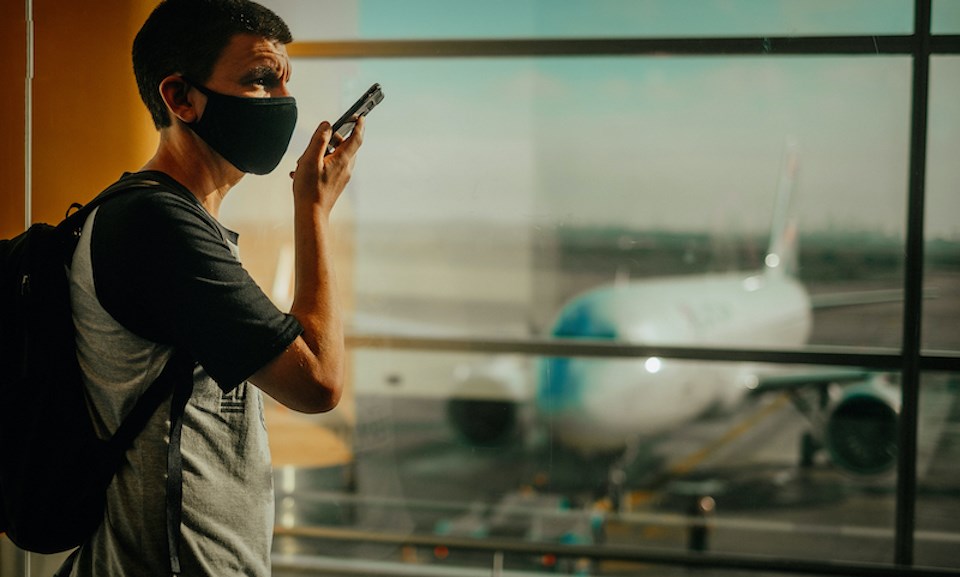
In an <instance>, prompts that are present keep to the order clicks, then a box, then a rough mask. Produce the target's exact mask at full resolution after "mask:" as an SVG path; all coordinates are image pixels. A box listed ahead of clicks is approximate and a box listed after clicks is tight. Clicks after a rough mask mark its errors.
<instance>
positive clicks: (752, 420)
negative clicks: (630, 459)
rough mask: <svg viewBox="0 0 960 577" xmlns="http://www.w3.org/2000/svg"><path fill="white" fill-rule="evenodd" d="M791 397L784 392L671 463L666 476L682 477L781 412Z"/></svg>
mask: <svg viewBox="0 0 960 577" xmlns="http://www.w3.org/2000/svg"><path fill="white" fill-rule="evenodd" d="M788 400H789V397H788V396H787V395H786V394H785V393H784V394H781V395H779V396H778V397H777V398H776V399H775V400H774V401H773V402H772V403H770V404H769V405H767V406H766V407H763V408H761V409H760V410H758V411H756V412H755V413H754V414H753V415H751V416H750V417H748V418H747V419H745V420H744V421H741V422H739V423H737V424H735V425H734V426H733V427H731V428H730V429H729V430H727V432H726V433H724V434H723V435H722V436H720V438H718V439H716V440H715V441H712V442H710V443H707V445H706V446H704V447H703V448H701V449H699V450H697V451H694V452H693V453H691V454H690V455H687V456H686V457H684V458H682V459H680V461H679V462H677V463H675V464H673V465H671V466H670V467H669V468H668V469H667V472H666V474H665V476H666V477H681V476H683V475H686V474H688V473H690V472H691V471H693V470H694V469H695V468H697V466H699V465H701V464H702V463H703V462H704V461H705V460H706V459H707V458H708V457H710V455H712V454H714V453H715V452H717V451H718V450H719V449H720V448H722V447H724V446H725V445H728V444H730V443H732V442H733V441H735V440H736V439H738V438H740V437H741V436H743V435H744V434H745V433H746V432H747V431H749V430H750V429H752V428H754V427H755V426H756V425H758V424H759V423H760V421H763V420H764V419H766V418H767V417H769V416H770V415H772V414H773V413H776V412H779V411H780V410H781V409H783V407H784V405H786V404H787V402H788Z"/></svg>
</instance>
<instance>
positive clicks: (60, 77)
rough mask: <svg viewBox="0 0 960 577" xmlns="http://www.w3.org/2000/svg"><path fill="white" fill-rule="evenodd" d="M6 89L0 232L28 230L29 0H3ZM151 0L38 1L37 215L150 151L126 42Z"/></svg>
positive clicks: (46, 214)
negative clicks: (25, 174)
mask: <svg viewBox="0 0 960 577" xmlns="http://www.w3.org/2000/svg"><path fill="white" fill-rule="evenodd" d="M4 4H5V6H4V18H3V19H2V22H3V24H2V26H3V29H2V36H0V37H2V42H3V44H2V47H3V54H4V56H5V58H6V57H9V61H8V62H7V64H8V66H13V69H12V70H11V71H10V74H9V76H8V80H13V82H11V84H10V85H8V88H9V89H8V90H4V91H0V98H2V100H0V107H2V111H0V114H2V123H3V130H2V131H0V132H2V134H3V136H2V142H0V153H2V155H3V162H2V163H0V182H2V183H3V184H2V187H0V188H2V192H0V195H2V196H0V203H2V204H0V206H2V207H3V208H2V211H0V212H2V216H0V236H2V237H6V236H10V235H11V234H14V233H16V232H18V231H19V230H21V229H22V225H23V220H24V217H23V211H24V208H23V190H24V184H23V180H24V179H23V172H24V152H23V149H24V140H23V133H24V128H23V127H24V114H25V113H24V108H25V107H24V101H25V99H24V86H25V81H24V80H23V79H24V77H25V69H26V66H25V60H26V34H25V28H26V27H25V22H24V12H25V8H24V4H25V2H22V1H21V2H16V1H9V0H5V2H4ZM154 5H155V2H154V1H153V0H149V1H148V0H97V1H96V2H89V1H83V0H68V1H64V0H34V14H33V19H34V30H35V41H34V46H35V70H34V79H33V146H32V151H33V161H32V162H33V169H32V180H33V183H32V184H33V186H32V191H33V195H32V220H33V221H46V222H55V221H58V220H59V219H60V218H62V216H63V214H64V212H65V211H66V209H67V207H68V206H69V205H70V203H71V202H78V201H79V202H86V201H87V200H89V199H90V198H91V197H92V196H94V195H95V194H96V193H97V192H99V191H100V190H101V189H102V188H104V187H105V186H107V185H108V184H110V183H111V182H112V181H113V180H115V179H116V178H117V177H118V176H119V175H120V173H122V172H123V171H124V170H136V169H138V168H139V167H140V166H141V165H142V164H143V163H144V162H145V161H146V160H147V159H148V158H149V157H150V155H151V154H152V152H153V149H154V148H155V146H156V139H157V134H156V131H155V130H154V129H153V126H152V124H151V123H150V118H149V115H148V114H147V112H146V108H145V107H144V106H143V104H142V103H141V102H140V98H139V96H138V95H137V88H136V82H135V80H134V78H133V71H132V64H131V61H130V48H131V45H132V42H133V38H134V36H135V35H136V33H137V30H138V29H139V27H140V25H141V24H142V23H143V21H144V20H145V19H146V17H147V15H149V13H150V10H152V9H153V6H154Z"/></svg>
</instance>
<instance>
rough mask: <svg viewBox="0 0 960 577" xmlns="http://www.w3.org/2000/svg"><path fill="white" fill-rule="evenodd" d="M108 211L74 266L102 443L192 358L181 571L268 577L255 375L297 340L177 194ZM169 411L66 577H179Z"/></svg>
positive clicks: (87, 232)
mask: <svg viewBox="0 0 960 577" xmlns="http://www.w3.org/2000/svg"><path fill="white" fill-rule="evenodd" d="M146 175H147V176H149V177H151V178H153V179H155V180H159V181H160V182H161V183H163V184H165V185H166V186H168V187H169V191H155V190H138V191H130V192H127V193H124V194H122V195H121V196H120V197H118V198H115V199H112V200H110V201H109V202H107V203H105V204H104V205H102V206H101V207H99V208H98V209H97V210H96V211H95V212H94V213H93V214H92V215H91V216H90V217H89V218H88V219H87V222H86V224H85V226H84V230H83V235H82V236H81V240H80V243H79V245H78V246H77V250H76V252H75V253H74V258H73V265H72V267H71V275H70V276H71V300H72V306H73V310H74V322H75V324H76V326H77V345H78V357H79V360H80V365H81V368H82V370H83V373H84V380H85V382H86V385H87V391H88V398H89V401H90V404H91V412H92V414H93V416H94V421H95V423H96V426H97V428H98V432H99V434H100V435H101V436H104V437H106V436H107V435H109V434H110V433H112V432H113V431H114V430H116V428H117V427H118V426H119V424H120V422H121V421H122V419H123V417H124V416H125V415H126V414H127V413H128V412H129V410H130V409H131V408H132V407H133V404H134V403H135V402H136V400H137V398H139V396H140V395H141V394H142V393H143V392H144V391H145V390H146V389H147V387H149V385H150V384H151V383H152V382H153V380H154V379H155V378H156V377H157V376H158V375H159V374H160V372H161V371H162V369H163V367H164V365H165V363H166V361H167V360H168V359H169V358H170V357H171V355H172V354H173V351H174V349H177V350H185V351H187V352H189V354H190V355H191V356H192V357H193V358H194V359H195V360H196V361H197V365H196V367H195V369H194V371H193V381H194V389H193V394H192V396H191V398H190V400H189V402H188V404H187V407H186V410H185V413H184V417H183V429H182V438H181V454H182V459H183V467H182V470H183V500H182V522H181V526H180V535H179V536H178V542H179V544H178V548H179V556H180V561H181V564H182V572H181V575H184V576H190V577H193V576H217V577H223V576H232V575H238V576H239V575H244V576H267V575H270V545H271V541H272V532H273V516H274V504H273V484H272V471H271V466H270V454H269V449H268V446H267V437H266V427H265V425H264V422H263V401H262V397H261V394H260V391H259V390H258V389H256V388H255V387H253V386H252V385H250V384H249V383H247V382H246V379H247V378H248V377H249V376H250V375H251V374H253V373H254V372H256V371H257V370H258V369H259V368H261V367H262V366H264V365H265V364H266V363H268V362H269V361H270V360H272V359H273V358H275V357H276V356H277V355H279V354H280V353H281V352H282V351H283V350H284V349H285V348H286V347H287V346H288V345H289V344H290V343H291V342H292V341H293V340H294V339H295V338H296V337H297V335H299V334H300V332H301V331H302V328H301V327H300V324H299V323H298V322H297V321H296V319H294V318H293V317H292V316H289V315H285V314H283V313H281V312H280V311H279V310H278V309H277V308H276V307H275V306H274V305H273V304H272V303H270V301H269V299H267V297H266V296H265V295H264V294H263V292H262V291H261V290H260V289H259V288H257V286H256V284H255V283H254V282H253V280H252V279H250V277H249V275H248V274H247V272H246V271H245V270H244V269H243V267H242V266H241V265H240V263H239V260H238V259H237V256H236V255H237V252H236V244H235V243H236V235H235V234H234V233H231V232H230V231H228V230H226V229H224V228H223V227H222V226H220V225H219V223H217V222H216V221H215V220H214V219H213V218H212V217H211V216H210V215H209V214H208V213H206V211H205V210H204V209H203V208H202V206H201V205H200V204H199V203H198V202H197V201H196V199H195V198H194V197H193V196H192V195H191V194H190V193H189V191H187V190H186V189H184V188H183V187H182V186H180V185H179V184H178V183H176V182H175V181H173V180H172V179H170V178H169V177H167V176H165V175H163V174H159V173H147V174H146ZM169 419H170V403H169V402H167V403H165V404H163V405H161V407H160V409H159V410H158V411H157V413H156V414H154V415H153V417H152V418H151V419H150V421H149V422H148V424H147V426H146V428H145V430H144V431H143V432H142V433H141V434H140V435H139V436H138V437H137V439H136V441H135V442H134V444H133V447H132V449H131V450H130V451H129V452H128V453H127V456H126V457H127V458H126V459H125V461H124V463H123V465H122V466H121V469H120V471H119V473H118V474H117V476H116V478H115V479H114V480H113V483H112V484H111V485H110V488H109V490H108V494H107V510H106V512H105V518H104V523H103V524H102V525H101V526H100V528H99V529H98V530H97V532H96V533H95V534H94V535H93V536H92V538H91V539H90V540H89V542H87V543H86V544H85V545H84V546H83V547H82V548H81V550H80V552H79V555H78V556H77V559H76V563H75V565H74V568H73V572H72V573H71V575H73V576H77V577H85V576H97V577H104V576H129V575H137V576H151V575H170V574H171V569H170V560H169V559H170V557H169V547H168V545H167V523H166V515H167V513H166V476H167V449H168V444H169V433H170V423H169Z"/></svg>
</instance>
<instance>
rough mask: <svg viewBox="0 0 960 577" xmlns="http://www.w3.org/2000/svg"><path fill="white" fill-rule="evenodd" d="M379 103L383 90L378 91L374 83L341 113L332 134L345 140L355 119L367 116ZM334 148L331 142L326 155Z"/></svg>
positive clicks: (354, 124)
mask: <svg viewBox="0 0 960 577" xmlns="http://www.w3.org/2000/svg"><path fill="white" fill-rule="evenodd" d="M381 101H383V90H381V89H380V85H379V84H376V83H375V84H374V85H373V86H371V87H370V88H369V89H367V91H366V92H365V93H364V94H363V96H361V97H360V98H359V99H357V101H356V102H354V103H353V106H351V107H350V108H348V109H347V111H346V112H344V113H343V116H341V117H340V120H337V121H336V122H335V123H333V132H334V133H336V134H339V135H340V136H341V137H343V138H347V137H348V136H350V133H351V132H353V127H354V126H356V125H357V118H359V117H361V116H366V115H367V114H369V113H370V111H371V110H373V107H374V106H376V105H378V104H380V102H381ZM334 148H336V144H334V143H333V142H331V143H330V144H329V146H327V154H330V153H331V152H333V150H334Z"/></svg>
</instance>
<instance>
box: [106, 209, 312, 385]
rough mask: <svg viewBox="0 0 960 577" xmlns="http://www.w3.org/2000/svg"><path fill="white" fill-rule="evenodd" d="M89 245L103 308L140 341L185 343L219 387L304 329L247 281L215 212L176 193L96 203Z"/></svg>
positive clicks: (232, 382)
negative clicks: (215, 218)
mask: <svg viewBox="0 0 960 577" xmlns="http://www.w3.org/2000/svg"><path fill="white" fill-rule="evenodd" d="M91 251H92V255H91V258H92V260H93V271H94V283H95V286H96V291H97V297H98V299H99V300H100V303H101V305H102V306H103V307H104V309H105V310H106V311H107V312H109V313H110V314H111V316H113V317H114V318H115V319H116V320H117V321H118V322H120V324H122V325H123V326H124V327H125V328H127V329H128V330H130V331H131V332H133V333H135V334H137V335H139V336H141V337H143V338H146V339H148V340H152V341H155V342H158V343H164V344H170V345H173V346H175V347H179V348H185V349H186V350H187V351H189V352H190V354H191V355H193V357H194V359H196V360H197V361H198V362H199V363H200V364H201V365H202V366H203V368H204V369H205V370H206V372H207V373H208V374H209V375H210V376H211V377H212V378H213V379H214V380H215V381H216V382H217V384H218V385H219V386H220V388H221V389H223V390H225V391H229V390H231V389H233V388H234V387H236V386H237V385H239V384H240V383H242V382H243V381H244V380H246V379H247V378H249V377H250V376H251V375H252V374H254V373H255V372H256V371H258V370H259V369H260V368H262V367H263V366H264V365H266V364H267V363H269V362H270V361H271V360H272V359H274V358H275V357H277V356H278V355H279V354H280V353H282V352H283V351H284V350H285V349H286V348H287V347H288V346H289V345H290V343H292V342H293V341H294V340H295V339H296V337H297V336H298V335H299V334H300V333H301V332H302V331H303V328H302V327H301V325H300V323H299V322H298V321H297V320H296V318H294V317H293V316H291V315H288V314H284V313H282V312H281V311H280V310H279V309H278V308H277V307H276V306H275V305H274V304H273V303H272V302H271V301H270V299H269V298H267V296H266V295H265V294H264V293H263V291H262V290H261V289H260V287H259V286H258V285H257V284H256V283H255V282H254V281H253V279H252V278H251V277H250V275H249V273H248V272H247V271H246V270H245V269H244V268H243V266H242V265H241V264H240V262H239V261H238V260H237V258H236V257H235V256H234V254H233V253H232V252H231V251H230V247H229V246H228V245H227V244H226V242H225V241H224V239H223V236H222V233H221V230H220V228H219V227H218V226H217V224H216V223H215V221H214V220H213V219H212V217H210V216H209V215H208V214H206V213H205V212H204V211H203V209H202V208H201V207H200V206H199V205H197V204H196V203H193V202H191V201H190V200H189V199H186V198H183V197H181V196H179V195H177V194H174V193H172V192H171V193H168V192H156V191H151V192H132V193H128V194H125V195H122V196H120V197H118V198H115V199H113V200H111V201H110V202H107V203H105V204H104V205H102V206H101V207H100V209H99V211H98V213H97V215H96V220H95V221H94V225H93V234H92V237H91Z"/></svg>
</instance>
